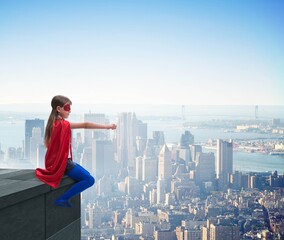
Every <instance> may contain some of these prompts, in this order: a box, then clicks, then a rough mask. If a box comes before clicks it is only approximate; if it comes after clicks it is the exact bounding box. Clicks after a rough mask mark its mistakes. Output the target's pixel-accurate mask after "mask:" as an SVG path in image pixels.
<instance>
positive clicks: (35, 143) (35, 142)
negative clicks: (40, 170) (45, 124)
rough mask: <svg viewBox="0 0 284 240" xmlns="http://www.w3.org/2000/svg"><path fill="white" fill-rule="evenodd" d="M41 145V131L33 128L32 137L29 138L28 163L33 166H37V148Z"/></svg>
mask: <svg viewBox="0 0 284 240" xmlns="http://www.w3.org/2000/svg"><path fill="white" fill-rule="evenodd" d="M42 143H43V136H42V132H41V129H40V128H39V127H34V128H33V129H32V136H31V137H30V162H31V163H32V164H33V166H35V167H38V166H37V161H38V159H37V156H38V151H39V146H41V145H42Z"/></svg>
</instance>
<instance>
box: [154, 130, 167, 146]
mask: <svg viewBox="0 0 284 240" xmlns="http://www.w3.org/2000/svg"><path fill="white" fill-rule="evenodd" d="M153 140H154V145H160V146H162V145H164V144H165V135H164V132H163V131H153Z"/></svg>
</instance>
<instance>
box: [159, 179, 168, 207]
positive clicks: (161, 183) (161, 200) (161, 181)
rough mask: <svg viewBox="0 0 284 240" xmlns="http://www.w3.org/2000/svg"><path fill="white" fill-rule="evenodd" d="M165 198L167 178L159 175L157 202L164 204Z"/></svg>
mask: <svg viewBox="0 0 284 240" xmlns="http://www.w3.org/2000/svg"><path fill="white" fill-rule="evenodd" d="M165 200H166V186H165V180H164V179H162V178H160V177H159V178H158V181H157V204H164V203H165Z"/></svg>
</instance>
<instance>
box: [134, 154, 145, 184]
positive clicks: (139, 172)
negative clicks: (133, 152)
mask: <svg viewBox="0 0 284 240" xmlns="http://www.w3.org/2000/svg"><path fill="white" fill-rule="evenodd" d="M142 162H143V157H141V156H139V157H137V158H136V166H135V167H136V172H135V176H136V179H137V180H139V181H142Z"/></svg>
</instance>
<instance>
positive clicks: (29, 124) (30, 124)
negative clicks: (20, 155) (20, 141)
mask: <svg viewBox="0 0 284 240" xmlns="http://www.w3.org/2000/svg"><path fill="white" fill-rule="evenodd" d="M33 128H39V129H40V132H41V136H44V120H41V119H38V118H36V119H27V120H26V121H25V151H24V157H25V159H30V150H31V137H32V136H33Z"/></svg>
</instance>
